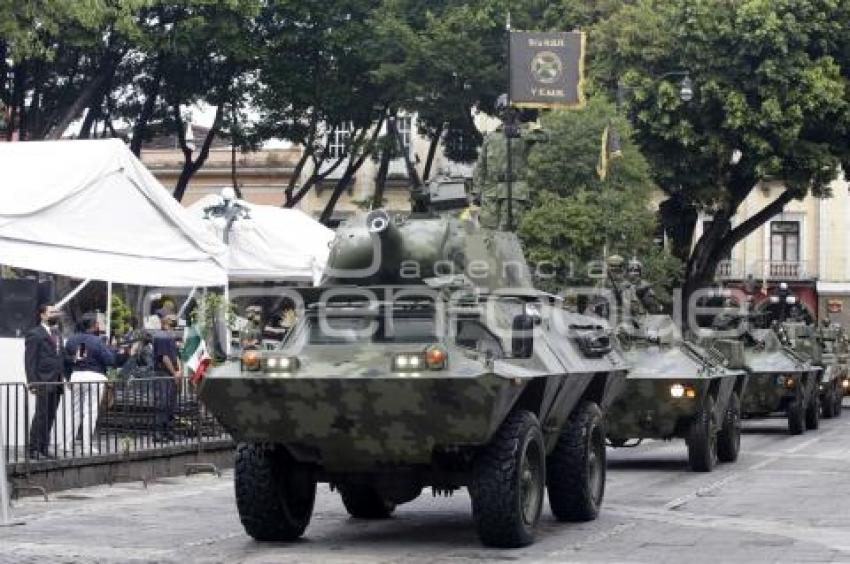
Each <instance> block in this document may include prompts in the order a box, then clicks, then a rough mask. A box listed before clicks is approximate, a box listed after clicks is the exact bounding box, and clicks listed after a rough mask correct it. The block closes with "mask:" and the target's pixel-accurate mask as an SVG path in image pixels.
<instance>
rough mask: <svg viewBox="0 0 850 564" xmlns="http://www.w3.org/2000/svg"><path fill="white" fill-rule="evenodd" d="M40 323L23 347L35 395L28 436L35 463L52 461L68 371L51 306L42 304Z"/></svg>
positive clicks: (28, 383)
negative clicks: (51, 447) (53, 435)
mask: <svg viewBox="0 0 850 564" xmlns="http://www.w3.org/2000/svg"><path fill="white" fill-rule="evenodd" d="M38 321H39V323H38V325H36V326H35V327H33V328H32V329H30V331H29V332H28V333H27V336H26V341H25V345H24V366H25V368H26V373H27V387H28V388H29V391H30V393H31V394H33V395H35V415H34V416H33V419H32V424H31V426H30V437H29V438H30V442H29V455H30V458H33V459H35V460H38V459H41V458H53V457H52V456H51V455H50V452H49V451H48V450H47V447H48V445H49V444H50V429H51V428H53V422H54V421H55V420H56V408H57V407H58V405H59V395H60V394H61V393H62V386H61V385H60V383H61V382H62V381H63V378H64V372H65V369H64V357H63V355H62V342H61V341H62V339H61V336H60V335H59V331H58V311H57V310H56V309H54V308H53V307H52V306H49V305H41V306H39V307H38Z"/></svg>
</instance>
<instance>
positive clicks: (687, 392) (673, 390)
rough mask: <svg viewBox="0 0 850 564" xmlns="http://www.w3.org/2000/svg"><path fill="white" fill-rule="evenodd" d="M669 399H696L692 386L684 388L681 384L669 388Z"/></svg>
mask: <svg viewBox="0 0 850 564" xmlns="http://www.w3.org/2000/svg"><path fill="white" fill-rule="evenodd" d="M670 397H671V398H677V399H678V398H688V399H693V398H695V397H697V391H696V388H694V387H693V386H685V385H683V384H673V385H672V386H670Z"/></svg>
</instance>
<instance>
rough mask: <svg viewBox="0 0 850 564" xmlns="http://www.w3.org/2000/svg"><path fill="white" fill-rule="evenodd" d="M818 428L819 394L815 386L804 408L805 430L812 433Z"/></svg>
mask: <svg viewBox="0 0 850 564" xmlns="http://www.w3.org/2000/svg"><path fill="white" fill-rule="evenodd" d="M818 427H820V392H818V389H817V386H816V387H815V389H814V390H812V395H811V396H810V397H809V403H808V405H807V406H806V429H810V430H812V431H814V430H816V429H817V428H818Z"/></svg>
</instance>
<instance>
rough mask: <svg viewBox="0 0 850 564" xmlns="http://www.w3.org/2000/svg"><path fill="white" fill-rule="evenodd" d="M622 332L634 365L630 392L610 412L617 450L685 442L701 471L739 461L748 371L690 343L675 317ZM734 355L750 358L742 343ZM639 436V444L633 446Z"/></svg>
mask: <svg viewBox="0 0 850 564" xmlns="http://www.w3.org/2000/svg"><path fill="white" fill-rule="evenodd" d="M634 321H635V325H636V326H635V327H631V328H630V330H629V331H628V332H626V333H623V332H621V333H620V337H621V338H620V342H621V343H622V346H623V350H624V353H625V356H626V360H627V362H628V363H629V365H630V370H629V374H628V377H627V378H626V385H625V389H624V391H623V393H622V394H620V395H619V396H618V398H617V399H616V400H615V401H614V404H613V405H612V406H611V409H610V410H609V413H608V420H607V423H608V441H609V443H610V445H611V446H614V447H624V446H637V444H640V442H641V441H642V440H643V439H647V438H651V439H665V440H671V439H684V440H685V442H686V444H687V447H688V462H689V464H690V466H691V468H692V469H693V470H695V471H698V472H709V471H711V470H712V469H713V468H714V466H715V464H716V462H717V460H718V459H719V460H720V462H734V461H736V460H737V459H738V452H739V449H740V445H741V397H742V396H743V394H744V391H745V388H746V384H747V374H746V372H745V371H744V370H741V369H730V368H727V366H726V364H727V362H726V359H725V358H724V357H723V356H722V355H720V354H719V353H718V352H717V351H716V350H714V349H712V350H706V349H703V348H702V347H700V346H698V345H696V344H693V343H690V342H688V341H685V340H683V339H682V335H681V332H680V331H679V329H678V327H676V325H675V324H674V323H673V320H672V319H671V318H670V317H669V316H667V315H646V316H644V317H641V318H637V319H635V320H634ZM727 353H729V354H734V355H737V356H738V357H739V358H740V357H742V356H743V346H742V345H741V343H737V342H736V343H733V344H730V346H728V347H727ZM633 439H636V440H637V442H636V443H635V442H630V441H631V440H633Z"/></svg>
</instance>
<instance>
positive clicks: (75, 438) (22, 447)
mask: <svg viewBox="0 0 850 564" xmlns="http://www.w3.org/2000/svg"><path fill="white" fill-rule="evenodd" d="M0 406H2V417H3V419H4V421H3V422H4V425H3V430H4V432H5V436H4V437H3V438H4V440H3V441H2V444H4V445H5V449H6V453H5V454H6V462H7V464H9V465H15V464H20V463H31V462H35V461H42V460H54V459H55V461H57V462H60V463H61V462H62V461H70V460H78V459H84V458H90V457H102V456H110V455H111V456H115V455H128V454H130V453H135V452H142V451H149V450H160V449H175V448H177V449H180V447H182V450H189V449H191V448H193V447H194V448H198V449H202V448H203V445H204V443H209V442H214V441H216V442H220V441H227V440H229V435H228V434H227V433H226V431H225V430H224V429H223V428H222V426H221V425H220V424H219V423H218V421H216V419H215V418H214V417H213V416H212V414H211V413H210V412H209V411H207V410H206V408H205V407H204V406H203V404H201V402H200V401H199V399H198V396H197V393H196V390H195V387H194V386H193V385H192V384H191V383H190V382H189V381H188V379H186V378H181V379H179V380H178V379H174V378H168V377H165V378H138V379H130V380H115V381H107V380H106V379H105V378H104V379H102V380H97V379H92V380H86V379H84V378H81V379H79V380H74V379H72V381H71V382H65V383H50V384H32V385H30V386H27V385H26V384H22V383H3V384H0Z"/></svg>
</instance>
